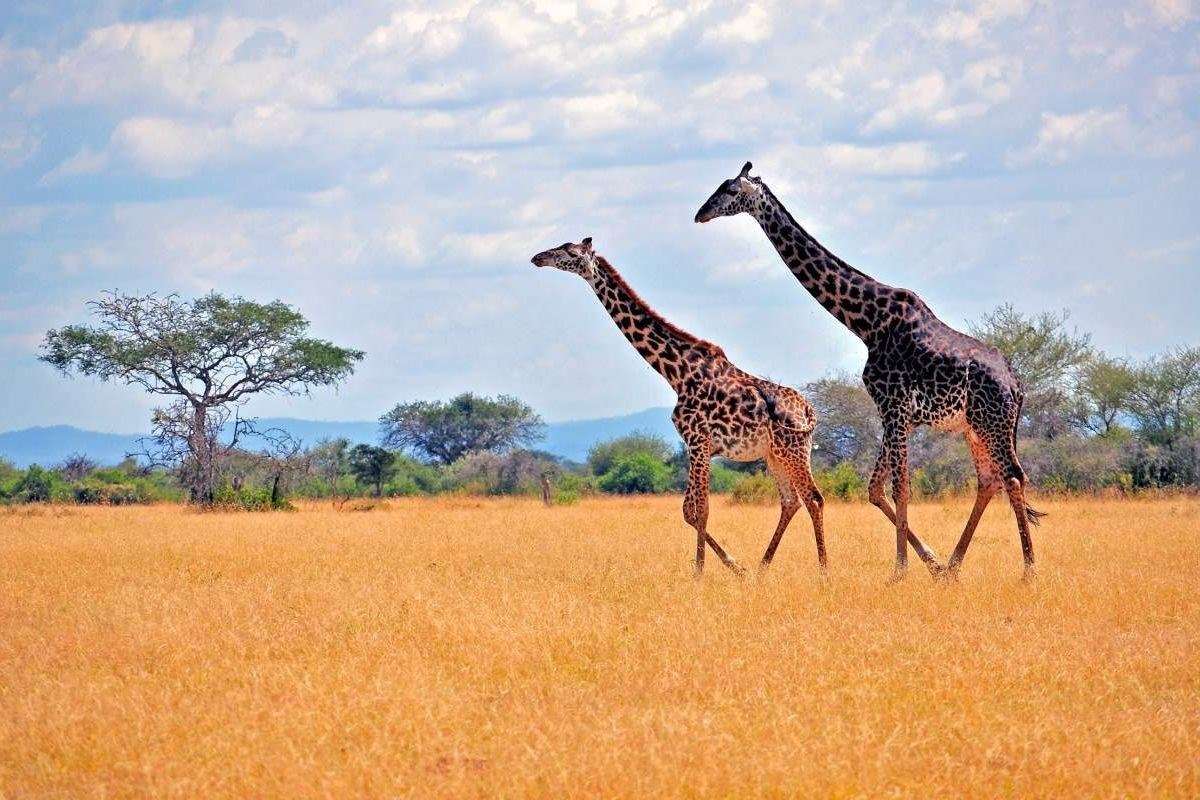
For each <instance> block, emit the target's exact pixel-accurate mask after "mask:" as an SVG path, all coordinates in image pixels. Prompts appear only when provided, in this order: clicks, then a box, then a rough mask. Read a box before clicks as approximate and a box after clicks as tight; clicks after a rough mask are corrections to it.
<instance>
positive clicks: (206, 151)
mask: <svg viewBox="0 0 1200 800" xmlns="http://www.w3.org/2000/svg"><path fill="white" fill-rule="evenodd" d="M112 142H113V145H114V146H115V147H117V148H118V149H119V150H120V151H121V152H122V153H123V154H124V155H125V156H127V157H128V158H129V159H130V160H131V161H133V163H134V164H136V165H137V166H138V167H140V168H141V169H143V170H145V171H146V172H148V173H150V174H151V175H155V176H157V177H160V178H179V177H183V176H185V175H190V174H191V173H192V172H194V171H195V170H196V169H197V168H198V167H199V166H200V165H201V164H204V163H205V162H207V161H209V160H211V159H212V158H213V157H215V156H217V155H219V154H221V153H222V152H224V151H225V150H226V149H227V148H228V146H229V144H230V136H229V131H228V130H227V129H223V128H214V127H210V126H206V125H202V124H199V125H198V124H190V123H186V122H179V121H178V120H173V119H167V118H164V117H135V118H133V119H127V120H125V121H123V122H122V123H121V124H119V125H118V126H117V128H116V130H115V131H113V136H112Z"/></svg>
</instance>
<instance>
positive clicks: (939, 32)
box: [932, 0, 1033, 44]
mask: <svg viewBox="0 0 1200 800" xmlns="http://www.w3.org/2000/svg"><path fill="white" fill-rule="evenodd" d="M1032 6H1033V0H977V2H975V3H974V4H973V5H971V7H970V8H969V9H968V10H963V9H961V8H955V9H952V10H950V11H947V12H946V13H945V14H943V15H942V16H941V17H940V18H939V19H938V20H937V22H936V23H935V25H934V27H933V31H932V32H933V35H934V36H935V37H937V38H938V39H942V40H945V41H952V42H960V43H963V44H978V43H979V42H981V41H983V39H984V37H985V36H986V35H987V34H988V32H989V31H988V29H989V28H990V27H992V26H994V25H996V24H997V23H1000V22H1002V21H1004V20H1007V19H1014V18H1021V17H1024V16H1025V15H1026V14H1028V13H1029V10H1030V8H1031V7H1032Z"/></svg>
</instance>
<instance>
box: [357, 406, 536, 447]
mask: <svg viewBox="0 0 1200 800" xmlns="http://www.w3.org/2000/svg"><path fill="white" fill-rule="evenodd" d="M379 426H380V431H381V438H382V444H383V446H384V447H390V448H392V449H396V450H399V449H411V450H415V451H417V452H418V453H420V454H421V455H424V456H426V457H428V458H431V459H433V460H435V461H439V462H441V463H442V464H452V463H454V462H455V461H457V460H458V459H460V458H462V457H463V456H464V455H466V454H467V453H475V452H489V453H503V452H505V451H506V450H511V449H512V448H514V447H519V446H522V445H529V444H532V443H533V442H536V441H537V440H538V439H540V438H542V429H543V427H544V426H543V423H542V418H541V417H539V416H538V415H537V414H536V413H535V412H534V410H533V409H532V408H530V407H529V406H527V405H526V404H525V403H522V402H521V401H520V400H518V399H517V398H515V397H509V396H508V395H500V396H498V397H496V398H491V397H480V396H479V395H476V394H474V393H472V392H464V393H462V394H460V395H458V396H457V397H454V398H451V399H450V400H449V401H448V402H441V401H433V402H430V401H417V402H415V403H401V404H400V405H397V406H396V407H395V408H393V409H392V410H391V411H389V412H387V413H386V414H384V415H383V416H382V417H380V419H379Z"/></svg>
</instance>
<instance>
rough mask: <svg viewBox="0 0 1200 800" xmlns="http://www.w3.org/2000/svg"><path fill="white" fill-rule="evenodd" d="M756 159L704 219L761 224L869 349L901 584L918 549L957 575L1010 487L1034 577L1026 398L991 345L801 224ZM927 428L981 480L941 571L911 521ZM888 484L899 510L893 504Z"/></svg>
mask: <svg viewBox="0 0 1200 800" xmlns="http://www.w3.org/2000/svg"><path fill="white" fill-rule="evenodd" d="M751 168H752V167H751V165H750V163H749V162H747V163H746V165H745V166H743V167H742V170H741V172H739V173H738V174H737V175H736V176H734V177H733V178H730V179H729V180H727V181H724V182H723V183H722V184H721V185H720V186H718V187H717V190H716V191H715V192H714V193H713V195H712V196H711V197H710V198H709V199H708V200H707V201H706V202H705V203H704V205H703V206H701V207H700V210H699V211H698V212H696V222H701V223H703V222H708V221H709V220H712V219H715V218H716V217H722V216H734V215H736V214H741V213H746V214H749V215H750V216H751V217H753V218H754V219H755V221H757V222H758V224H759V225H760V226H761V227H762V229H763V232H764V233H766V235H767V238H768V239H770V240H771V244H773V245H774V246H775V249H776V250H777V251H778V252H779V255H780V257H781V258H782V259H783V262H784V264H786V265H787V268H788V269H789V270H790V271H791V272H792V274H793V275H795V276H796V279H797V280H799V281H800V283H801V284H802V285H803V286H804V288H805V289H807V290H808V292H809V294H811V295H812V296H813V297H814V298H815V299H816V301H817V302H818V303H820V304H821V305H822V306H823V307H824V308H825V310H826V311H828V312H829V313H830V314H832V315H833V316H834V317H835V318H836V319H837V320H838V321H839V322H841V323H842V324H843V325H845V326H846V327H847V328H849V329H850V331H851V332H852V333H854V335H856V336H858V338H860V339H861V340H862V341H863V343H864V344H865V345H866V346H867V364H866V367H865V368H864V369H863V382H864V383H865V384H866V388H867V391H868V393H870V395H871V399H872V400H874V401H875V405H876V407H877V408H878V409H879V414H880V417H881V418H882V421H883V441H882V442H881V445H880V448H879V454H878V458H877V459H876V462H875V468H874V470H873V471H872V474H871V481H870V484H869V485H870V490H869V494H870V499H871V502H872V503H873V504H874V505H876V506H877V507H878V508H879V509H880V510H881V511H883V513H884V514H885V515H886V516H887V518H888V520H889V521H890V522H891V523H892V524H893V525H894V526H895V529H896V562H895V571H894V572H893V575H892V579H893V580H901V579H902V578H903V577H904V574H905V571H906V569H907V566H908V548H907V546H906V544H905V542H906V541H907V543H908V544H911V545H912V547H913V549H914V550H915V551H916V553H917V555H918V556H919V557H920V558H921V560H922V561H924V562H925V564H926V565H927V566H928V568H929V571H930V572H931V573H932V574H933V576H934V577H942V576H945V577H949V578H956V577H957V576H958V571H959V568H960V567H961V565H962V561H963V558H964V557H965V556H966V554H967V548H968V547H969V546H970V544H971V537H972V536H973V535H974V533H975V528H976V526H977V525H978V524H979V518H980V517H981V516H983V512H984V510H985V509H986V508H987V505H988V503H989V502H990V501H991V499H992V497H993V496H994V495H995V494H996V493H997V492H998V491H999V490H1000V488H1001V487H1003V488H1004V489H1005V490H1006V492H1007V493H1008V499H1009V503H1010V504H1011V506H1012V509H1013V512H1014V514H1015V515H1016V518H1017V533H1018V535H1019V536H1020V539H1021V553H1022V556H1023V559H1024V565H1025V572H1024V575H1025V577H1026V578H1027V579H1028V578H1031V577H1033V575H1034V559H1033V542H1032V540H1031V538H1030V535H1029V525H1030V523H1033V524H1035V525H1036V524H1037V523H1038V520H1039V519H1040V518H1041V517H1042V516H1044V515H1043V514H1042V513H1041V512H1040V511H1036V510H1035V509H1033V508H1032V507H1031V506H1030V505H1029V504H1028V502H1027V501H1026V499H1025V488H1026V485H1027V481H1026V476H1025V471H1024V469H1022V467H1021V463H1020V461H1019V460H1018V459H1017V442H1016V435H1017V422H1018V420H1019V419H1020V416H1021V404H1022V402H1023V401H1024V393H1023V390H1022V386H1021V382H1020V381H1019V380H1018V379H1017V377H1016V376H1015V375H1014V374H1013V372H1012V369H1011V367H1010V366H1009V364H1008V361H1007V359H1005V358H1004V356H1003V355H1002V354H1001V353H1000V351H998V350H996V349H995V348H994V347H991V346H989V345H986V344H984V343H983V342H980V341H978V340H977V339H974V338H972V337H970V336H967V335H966V334H964V333H960V332H959V331H956V330H954V329H953V328H951V327H950V326H949V325H946V324H945V323H944V322H942V321H941V320H940V319H938V317H937V316H936V315H935V314H934V313H933V311H932V310H930V308H929V306H927V305H926V304H925V301H923V300H922V299H921V298H920V297H919V296H917V294H916V293H915V292H913V291H910V290H908V289H902V288H897V287H892V286H888V285H886V284H884V283H881V282H879V281H877V280H875V279H874V278H872V277H870V276H869V275H866V274H865V273H862V272H860V271H859V270H857V269H855V268H854V267H852V266H850V265H849V264H847V263H846V262H845V261H842V260H841V259H840V258H838V257H837V256H835V255H834V254H833V253H831V252H830V251H829V250H828V249H826V248H825V247H824V246H823V245H821V244H820V243H819V242H818V241H817V240H816V239H814V238H813V237H812V236H811V235H809V233H808V232H807V231H805V230H804V229H803V228H802V227H800V225H799V223H797V222H796V220H795V219H794V218H793V217H792V215H791V214H790V213H789V212H788V210H787V209H786V208H784V206H783V204H782V203H781V202H779V200H778V199H777V198H776V197H775V195H774V194H772V192H771V190H770V189H769V188H768V187H767V185H766V184H765V183H763V181H762V180H761V179H760V178H756V177H751V176H750V170H751ZM920 425H929V426H931V427H933V428H935V429H939V430H946V431H955V432H960V433H962V434H963V435H964V436H965V437H966V440H967V444H968V446H969V447H970V449H971V457H972V460H973V461H974V464H975V471H976V474H977V476H978V486H977V490H976V497H975V506H974V508H973V509H972V510H971V514H970V517H969V518H968V519H967V523H966V526H965V527H964V528H963V532H962V535H961V536H960V537H959V540H958V545H957V546H956V547H955V548H954V552H953V553H952V554H951V555H950V559H949V561H948V562H947V564H946V566H945V567H944V568H943V567H942V566H941V565H940V564H939V562H938V559H937V556H936V555H935V554H934V553H933V551H932V550H930V549H929V548H928V547H927V546H926V545H925V544H924V542H922V541H921V539H920V538H919V537H918V536H917V535H916V534H915V533H914V532H913V531H912V529H911V527H910V526H909V523H908V500H909V491H910V489H909V476H908V439H909V436H910V435H911V433H912V431H913V429H914V428H915V427H917V426H920ZM889 476H890V478H891V489H892V499H893V501H894V502H895V504H896V505H895V509H894V510H893V509H892V507H891V506H890V505H889V504H888V502H887V499H886V498H885V496H884V486H885V484H886V483H887V481H888V478H889Z"/></svg>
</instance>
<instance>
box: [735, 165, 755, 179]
mask: <svg viewBox="0 0 1200 800" xmlns="http://www.w3.org/2000/svg"><path fill="white" fill-rule="evenodd" d="M752 169H754V166H753V165H752V164H751V163H750V162H749V161H747V162H746V163H745V164H743V165H742V171H741V172H739V173H738V177H739V178H749V177H750V170H752Z"/></svg>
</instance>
